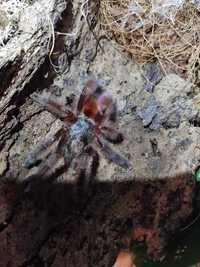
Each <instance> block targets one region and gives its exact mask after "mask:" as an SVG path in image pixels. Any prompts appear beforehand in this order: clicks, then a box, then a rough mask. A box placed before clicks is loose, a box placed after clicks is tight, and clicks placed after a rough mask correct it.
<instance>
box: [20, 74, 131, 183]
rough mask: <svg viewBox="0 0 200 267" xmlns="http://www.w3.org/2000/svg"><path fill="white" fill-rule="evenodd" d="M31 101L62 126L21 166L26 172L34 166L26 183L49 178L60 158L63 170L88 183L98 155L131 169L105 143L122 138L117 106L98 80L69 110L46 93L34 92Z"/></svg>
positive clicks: (87, 87)
mask: <svg viewBox="0 0 200 267" xmlns="http://www.w3.org/2000/svg"><path fill="white" fill-rule="evenodd" d="M32 99H33V100H34V101H36V102H37V103H38V104H39V105H40V106H42V107H43V108H44V109H46V110H48V111H49V112H51V113H52V114H54V115H55V116H56V117H58V118H59V119H60V120H61V121H62V122H63V126H62V127H61V128H60V129H59V130H58V131H57V132H56V133H55V134H54V135H51V136H50V137H48V138H46V139H45V140H43V141H42V142H41V143H40V144H39V145H37V147H36V148H35V149H34V150H33V151H32V152H30V153H29V154H28V155H27V157H26V159H25V162H24V166H25V168H27V169H32V168H33V167H35V168H34V169H35V171H34V172H33V173H32V174H30V172H31V171H29V173H28V175H27V176H26V177H25V181H30V180H31V179H32V178H35V177H41V178H50V177H52V176H53V174H54V172H55V169H56V167H55V166H56V164H57V163H58V161H59V160H60V158H61V157H62V158H63V160H64V166H63V167H64V168H63V171H67V170H68V169H69V167H72V168H73V169H74V170H75V171H76V173H77V175H79V176H80V174H82V175H84V176H85V178H86V179H87V180H90V178H92V176H94V175H95V174H94V170H97V167H98V164H99V152H100V154H102V155H103V156H104V157H105V158H106V159H107V160H108V161H110V162H113V163H115V164H117V165H119V166H120V167H122V168H129V167H130V163H129V161H128V160H127V159H125V158H124V157H123V156H121V155H120V154H119V153H117V152H115V151H114V150H113V149H112V148H111V147H110V146H109V143H108V141H109V142H111V143H113V144H115V143H120V142H121V141H123V136H122V134H121V133H119V132H118V130H117V129H116V123H117V107H116V104H115V102H114V101H113V99H112V97H111V96H110V94H108V93H107V92H106V91H105V90H104V89H103V88H102V86H101V85H100V84H99V82H98V81H96V80H93V79H91V80H88V81H87V82H86V83H85V86H84V87H83V90H82V92H81V94H80V96H79V97H78V98H77V100H76V98H75V100H74V101H73V102H72V104H71V107H70V108H68V107H67V105H66V103H65V102H64V101H63V100H62V98H56V97H55V96H53V95H52V94H50V93H47V92H43V93H42V94H37V93H34V94H33V95H32Z"/></svg>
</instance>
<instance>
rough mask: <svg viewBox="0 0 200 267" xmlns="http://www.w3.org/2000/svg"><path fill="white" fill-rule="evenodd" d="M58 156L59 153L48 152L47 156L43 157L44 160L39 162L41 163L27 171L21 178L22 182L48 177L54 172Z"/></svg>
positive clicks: (59, 156)
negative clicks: (32, 169)
mask: <svg viewBox="0 0 200 267" xmlns="http://www.w3.org/2000/svg"><path fill="white" fill-rule="evenodd" d="M60 158H61V155H60V154H58V153H54V154H53V153H52V154H50V155H49V156H48V158H47V159H45V161H43V162H41V164H40V165H39V166H38V167H36V169H35V170H34V171H32V172H31V173H29V174H28V175H27V176H26V177H25V178H24V179H23V182H25V184H28V183H30V182H31V181H32V180H33V179H35V178H40V179H41V180H45V179H48V178H50V177H51V176H52V175H53V174H54V173H55V171H56V164H57V162H58V160H59V159H60Z"/></svg>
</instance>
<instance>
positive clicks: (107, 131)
mask: <svg viewBox="0 0 200 267" xmlns="http://www.w3.org/2000/svg"><path fill="white" fill-rule="evenodd" d="M100 132H101V134H102V135H103V137H104V138H106V139H107V140H108V141H109V142H111V143H113V144H118V143H121V142H122V141H123V140H124V137H123V135H122V133H120V132H118V131H117V130H116V129H114V128H112V127H107V126H105V127H104V126H103V127H101V128H100Z"/></svg>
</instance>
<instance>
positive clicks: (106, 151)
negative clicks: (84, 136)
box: [95, 137, 131, 169]
mask: <svg viewBox="0 0 200 267" xmlns="http://www.w3.org/2000/svg"><path fill="white" fill-rule="evenodd" d="M95 144H96V145H97V147H99V148H100V151H101V153H102V154H103V155H104V157H105V158H106V159H108V160H109V161H111V162H113V163H115V164H117V165H119V166H120V167H122V168H124V169H128V168H130V167H131V164H130V162H129V161H128V160H127V159H125V158H124V157H123V156H121V155H120V154H119V153H117V152H115V151H114V150H113V149H112V148H111V147H110V146H109V145H108V143H107V142H106V141H105V140H103V139H102V138H100V137H98V138H96V142H95Z"/></svg>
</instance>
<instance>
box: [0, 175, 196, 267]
mask: <svg viewBox="0 0 200 267" xmlns="http://www.w3.org/2000/svg"><path fill="white" fill-rule="evenodd" d="M194 186H195V185H194V179H193V177H191V176H190V175H189V174H188V175H180V176H179V177H173V179H169V180H159V181H156V182H151V183H149V182H146V183H143V182H138V181H137V182H135V183H130V182H127V183H126V184H125V183H123V184H122V183H115V184H114V183H101V184H100V183H93V185H91V187H90V190H89V191H88V192H87V193H86V194H83V193H81V192H82V191H81V188H77V186H74V185H71V186H70V185H69V184H66V183H54V184H51V185H50V184H49V183H48V184H47V183H46V184H45V183H43V184H42V183H41V182H38V183H35V184H34V185H33V186H32V189H31V190H30V191H28V192H26V191H24V188H22V186H21V185H18V186H16V184H15V183H9V184H8V183H5V184H4V183H2V184H1V186H0V191H1V194H0V195H1V213H0V220H1V222H0V226H1V228H0V230H1V232H0V239H1V242H0V244H1V245H0V258H1V264H0V266H2V267H3V266H13V267H14V266H15V267H18V266H55V267H57V266H69V267H72V266H79V264H80V263H81V266H83V267H88V266H99V267H103V266H112V264H113V263H114V261H115V259H116V256H117V254H118V252H119V251H120V250H123V249H126V250H127V249H130V247H131V246H132V245H133V244H136V243H137V244H145V246H146V248H147V253H148V255H149V257H151V258H152V257H153V258H154V259H162V258H163V256H164V251H166V250H165V248H166V246H167V244H168V241H169V239H170V237H171V236H173V235H174V234H175V233H176V229H177V228H179V227H180V226H181V225H184V223H186V220H185V218H186V217H187V216H188V214H190V213H191V211H192V201H191V199H192V193H193V189H194ZM79 190H80V191H81V192H78V191H79Z"/></svg>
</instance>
